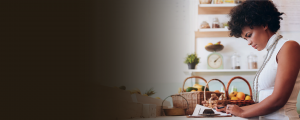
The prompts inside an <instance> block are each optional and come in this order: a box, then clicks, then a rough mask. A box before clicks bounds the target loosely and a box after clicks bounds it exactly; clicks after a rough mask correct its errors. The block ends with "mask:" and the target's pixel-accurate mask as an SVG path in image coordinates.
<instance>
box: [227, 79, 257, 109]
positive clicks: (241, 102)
mask: <svg viewBox="0 0 300 120" xmlns="http://www.w3.org/2000/svg"><path fill="white" fill-rule="evenodd" d="M235 79H241V80H243V81H245V82H246V83H247V85H248V87H249V90H250V97H251V98H253V97H252V89H251V86H250V84H249V82H248V81H247V80H246V79H245V78H243V77H240V76H236V77H233V78H231V79H230V80H229V82H228V84H227V87H226V90H225V93H226V96H229V94H228V90H229V86H230V83H231V82H232V81H233V80H235ZM228 98H229V97H228ZM229 104H235V105H238V106H240V107H241V106H246V105H251V104H254V101H253V100H252V99H251V100H230V102H229Z"/></svg>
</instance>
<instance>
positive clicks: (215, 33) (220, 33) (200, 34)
mask: <svg viewBox="0 0 300 120" xmlns="http://www.w3.org/2000/svg"><path fill="white" fill-rule="evenodd" d="M229 34H230V32H229V31H228V30H203V29H202V30H200V31H196V32H195V37H196V38H204V37H229Z"/></svg>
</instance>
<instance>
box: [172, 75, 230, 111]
mask: <svg viewBox="0 0 300 120" xmlns="http://www.w3.org/2000/svg"><path fill="white" fill-rule="evenodd" d="M190 78H199V79H202V80H203V81H204V82H205V83H207V81H206V80H205V79H204V78H202V77H200V76H191V77H188V78H186V79H185V80H184V82H183V87H182V92H181V93H180V94H175V95H181V96H183V97H184V98H186V99H187V101H188V104H189V108H188V109H187V111H186V115H192V114H193V112H194V109H195V107H196V105H197V104H200V105H202V101H203V100H204V91H195V92H184V84H185V82H186V81H187V80H188V79H190ZM207 87H208V85H207ZM212 93H215V94H216V95H217V96H220V95H221V94H224V93H221V92H220V93H216V92H211V91H206V98H210V97H211V96H210V95H211V94H212ZM172 101H173V107H176V108H187V103H186V102H185V100H184V99H183V98H182V97H179V96H172Z"/></svg>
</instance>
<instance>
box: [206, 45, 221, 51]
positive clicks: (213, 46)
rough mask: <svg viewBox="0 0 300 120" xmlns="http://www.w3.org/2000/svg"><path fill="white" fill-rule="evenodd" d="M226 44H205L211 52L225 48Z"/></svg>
mask: <svg viewBox="0 0 300 120" xmlns="http://www.w3.org/2000/svg"><path fill="white" fill-rule="evenodd" d="M223 48H224V46H223V45H208V46H205V49H206V50H207V51H209V52H217V51H221V50H223Z"/></svg>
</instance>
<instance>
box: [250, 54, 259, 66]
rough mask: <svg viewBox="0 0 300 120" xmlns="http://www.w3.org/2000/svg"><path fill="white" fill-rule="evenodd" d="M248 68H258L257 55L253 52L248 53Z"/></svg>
mask: <svg viewBox="0 0 300 120" xmlns="http://www.w3.org/2000/svg"><path fill="white" fill-rule="evenodd" d="M248 69H257V56H256V55H254V54H253V53H251V54H250V55H248Z"/></svg>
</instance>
